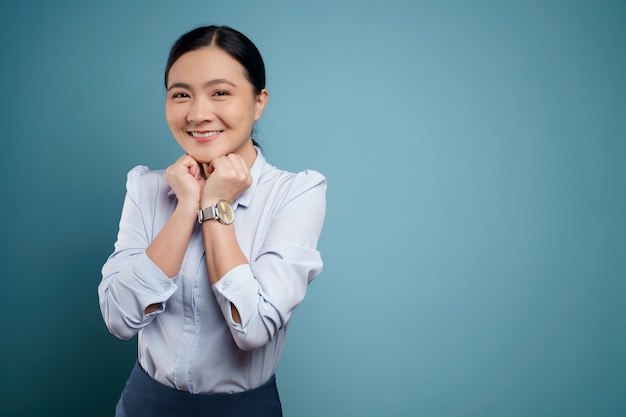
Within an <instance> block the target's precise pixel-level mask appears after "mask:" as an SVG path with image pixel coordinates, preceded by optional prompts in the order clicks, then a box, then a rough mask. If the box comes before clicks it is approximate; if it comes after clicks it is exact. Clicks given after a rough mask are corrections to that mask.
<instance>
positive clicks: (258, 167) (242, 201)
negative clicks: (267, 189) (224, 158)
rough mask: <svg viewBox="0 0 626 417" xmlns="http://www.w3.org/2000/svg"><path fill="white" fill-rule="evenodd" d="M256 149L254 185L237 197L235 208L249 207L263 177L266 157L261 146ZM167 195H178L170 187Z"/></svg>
mask: <svg viewBox="0 0 626 417" xmlns="http://www.w3.org/2000/svg"><path fill="white" fill-rule="evenodd" d="M254 149H256V159H255V160H254V163H253V164H252V167H251V168H250V175H251V176H252V185H250V187H248V189H247V190H246V191H244V192H243V194H241V195H240V196H239V198H237V200H235V203H234V204H233V208H237V206H243V207H248V205H249V204H250V201H251V200H252V196H253V195H254V190H256V187H257V184H258V183H259V178H261V173H262V172H263V167H264V166H265V157H263V154H262V153H261V150H260V149H259V148H257V147H256V146H255V147H254ZM167 195H168V196H170V197H175V196H176V194H175V193H174V190H172V189H170V191H169V192H168V193H167Z"/></svg>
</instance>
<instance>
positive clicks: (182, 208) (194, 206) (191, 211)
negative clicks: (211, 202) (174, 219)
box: [176, 200, 200, 217]
mask: <svg viewBox="0 0 626 417" xmlns="http://www.w3.org/2000/svg"><path fill="white" fill-rule="evenodd" d="M199 209H200V205H199V203H198V201H193V200H189V201H184V200H183V201H181V200H179V201H178V204H177V205H176V211H179V212H181V213H185V214H187V215H189V216H192V217H195V216H196V215H197V214H198V210H199Z"/></svg>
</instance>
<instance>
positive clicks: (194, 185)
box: [165, 155, 205, 214]
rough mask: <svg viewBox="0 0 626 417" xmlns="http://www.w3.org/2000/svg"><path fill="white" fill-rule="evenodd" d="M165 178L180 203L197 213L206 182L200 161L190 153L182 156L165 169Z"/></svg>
mask: <svg viewBox="0 0 626 417" xmlns="http://www.w3.org/2000/svg"><path fill="white" fill-rule="evenodd" d="M165 180H166V181H167V183H168V184H169V185H170V187H172V190H173V191H174V193H175V194H176V197H177V198H178V205H179V206H183V207H189V210H190V212H191V211H192V210H193V212H194V214H195V213H196V212H197V210H198V209H199V207H200V192H201V190H202V186H203V185H204V182H205V180H204V178H203V176H202V171H201V169H200V166H199V165H198V162H196V160H195V159H193V158H192V157H191V156H189V155H183V156H181V157H180V158H179V159H178V160H177V161H176V162H174V163H173V164H172V165H170V166H169V167H168V168H167V169H166V170H165Z"/></svg>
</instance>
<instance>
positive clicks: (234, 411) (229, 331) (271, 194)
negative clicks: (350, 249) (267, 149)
mask: <svg viewBox="0 0 626 417" xmlns="http://www.w3.org/2000/svg"><path fill="white" fill-rule="evenodd" d="M165 86H166V89H167V97H166V101H165V113H166V119H167V123H168V125H169V128H170V130H171V131H172V135H173V136H174V138H175V139H176V141H177V142H178V144H179V145H180V146H181V148H182V149H183V151H184V154H183V155H182V156H181V157H179V158H178V160H177V161H176V162H174V163H173V164H172V165H171V166H169V167H168V168H167V169H166V170H165V171H152V170H149V169H148V168H147V167H143V166H138V167H136V168H134V169H133V170H131V172H129V174H128V181H127V193H126V199H125V202H124V207H123V211H122V218H121V220H120V229H119V233H118V238H117V241H116V243H115V250H114V252H113V253H112V254H111V256H110V257H109V259H108V260H107V262H106V263H105V265H104V266H103V268H102V281H101V283H100V286H99V288H98V292H99V298H100V308H101V311H102V316H103V318H104V321H105V323H106V325H107V327H108V328H109V330H110V331H111V333H113V334H114V335H116V336H118V337H119V338H122V339H129V338H131V337H133V336H134V335H136V334H138V335H139V337H138V344H139V346H138V361H137V364H136V365H135V367H134V369H133V370H132V372H131V375H130V377H129V379H128V382H127V384H126V387H125V389H124V391H123V392H122V395H121V397H120V400H119V402H118V405H117V409H116V415H117V416H127V415H151V416H161V415H163V416H166V415H167V416H169V417H171V416H179V415H180V416H182V415H185V416H196V415H198V416H200V415H246V416H280V415H282V411H281V404H280V399H279V397H278V392H277V388H276V382H275V377H274V373H275V371H276V368H277V366H278V362H279V360H280V357H281V353H282V350H283V346H284V343H285V332H286V328H287V325H288V323H289V320H290V318H291V316H292V314H293V311H294V309H295V308H296V307H297V306H298V305H299V304H300V302H301V301H302V300H303V298H304V295H305V293H306V289H307V286H308V284H309V283H310V282H311V281H312V280H313V278H315V277H316V276H317V275H318V274H319V273H320V272H321V270H322V260H321V256H320V254H319V252H318V250H317V242H318V239H319V235H320V233H321V229H322V225H323V222H324V216H325V209H326V197H325V196H326V180H325V178H324V177H323V176H322V175H321V174H319V173H318V172H315V171H310V170H305V171H302V172H299V173H290V172H286V171H282V170H279V169H278V168H275V167H273V166H272V165H270V164H269V163H267V162H266V161H265V159H264V157H263V155H262V153H261V151H260V150H259V148H258V146H257V145H256V143H255V142H254V140H253V139H252V129H253V126H254V123H255V122H256V121H257V120H258V119H259V118H260V117H261V116H262V115H263V111H264V109H265V106H266V104H267V100H268V92H267V90H266V89H265V69H264V65H263V60H262V59H261V55H260V54H259V52H258V50H257V48H256V47H255V46H254V44H253V43H252V42H251V41H250V40H249V39H248V38H247V37H246V36H244V35H243V34H241V33H240V32H238V31H236V30H234V29H231V28H228V27H217V26H207V27H201V28H198V29H195V30H193V31H191V32H189V33H187V34H185V35H183V36H182V37H181V38H180V39H179V40H178V41H177V42H176V43H175V44H174V46H173V47H172V50H171V51H170V56H169V59H168V63H167V66H166V72H165ZM216 394H228V395H216Z"/></svg>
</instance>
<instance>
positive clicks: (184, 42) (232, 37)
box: [164, 25, 265, 146]
mask: <svg viewBox="0 0 626 417" xmlns="http://www.w3.org/2000/svg"><path fill="white" fill-rule="evenodd" d="M207 46H216V47H218V48H220V49H222V50H223V51H224V52H226V53H227V54H228V55H230V56H231V57H233V58H234V59H235V60H236V61H237V62H239V63H240V64H241V66H242V67H243V69H244V75H245V77H246V78H247V79H248V81H250V84H252V87H253V88H254V92H255V94H260V93H261V91H262V90H263V89H264V88H265V64H264V63H263V58H262V57H261V53H260V52H259V50H258V49H257V47H256V46H255V45H254V43H252V41H251V40H250V39H249V38H248V37H247V36H246V35H244V34H243V33H241V32H239V31H237V30H235V29H233V28H231V27H228V26H214V25H211V26H201V27H198V28H196V29H193V30H191V31H189V32H187V33H185V34H184V35H183V36H181V37H180V38H178V40H177V41H176V42H175V43H174V45H172V49H171V50H170V54H169V56H168V58H167V64H166V66H165V77H164V81H165V88H167V80H168V75H169V72H170V69H171V68H172V65H174V62H176V61H177V60H178V58H180V57H181V56H183V55H184V54H186V53H187V52H191V51H195V50H197V49H200V48H204V47H207ZM252 142H253V143H254V145H255V146H259V144H258V143H257V142H256V141H255V140H254V139H252Z"/></svg>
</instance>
